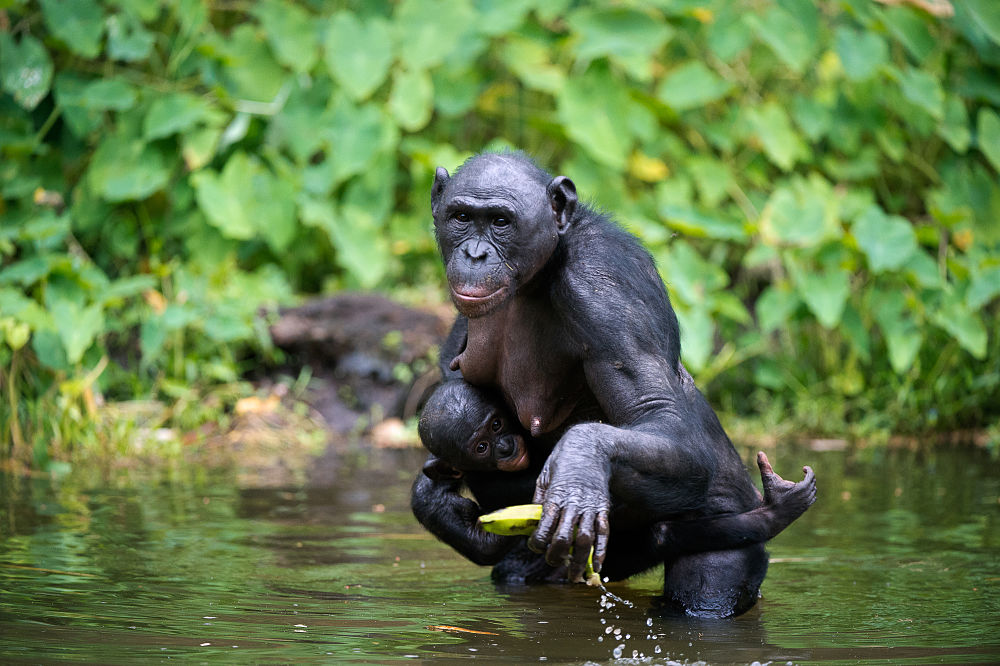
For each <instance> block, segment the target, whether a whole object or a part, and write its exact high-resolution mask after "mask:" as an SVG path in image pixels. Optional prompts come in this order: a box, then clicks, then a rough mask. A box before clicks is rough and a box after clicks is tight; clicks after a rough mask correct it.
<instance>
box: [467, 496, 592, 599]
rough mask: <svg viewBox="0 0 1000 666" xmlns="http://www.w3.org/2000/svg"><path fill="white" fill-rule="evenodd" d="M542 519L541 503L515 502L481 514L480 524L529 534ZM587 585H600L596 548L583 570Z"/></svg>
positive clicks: (503, 531) (495, 530)
mask: <svg viewBox="0 0 1000 666" xmlns="http://www.w3.org/2000/svg"><path fill="white" fill-rule="evenodd" d="M541 519H542V505H541V504H515V505H514V506H508V507H506V508H503V509H497V510H496V511H494V512H493V513H487V514H485V515H482V516H479V524H480V525H481V526H482V528H483V529H484V530H486V531H487V532H492V533H493V534H502V535H504V536H528V535H530V534H531V533H532V532H534V531H535V528H537V527H538V523H539V521H541ZM583 580H584V582H585V583H587V585H600V584H601V576H600V575H599V574H597V573H596V572H595V571H594V548H593V547H591V548H590V553H589V554H588V555H587V567H586V568H585V569H584V572H583Z"/></svg>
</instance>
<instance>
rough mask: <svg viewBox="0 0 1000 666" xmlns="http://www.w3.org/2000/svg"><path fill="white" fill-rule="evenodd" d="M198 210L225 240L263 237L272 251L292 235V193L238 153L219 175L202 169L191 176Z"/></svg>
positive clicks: (288, 185) (254, 161)
mask: <svg viewBox="0 0 1000 666" xmlns="http://www.w3.org/2000/svg"><path fill="white" fill-rule="evenodd" d="M191 182H192V184H193V185H194V187H195V197H196V199H197V201H198V207H199V208H200V209H201V210H202V212H203V213H204V214H205V217H206V218H207V219H208V221H209V223H210V224H212V225H213V226H214V227H216V228H217V229H218V230H219V231H221V232H222V234H223V235H224V236H226V237H227V238H235V239H239V240H247V239H251V238H254V237H256V236H257V235H260V236H262V237H263V238H264V239H265V240H266V241H267V243H268V245H270V246H271V247H272V248H273V249H274V251H275V252H281V251H283V250H285V249H286V248H287V247H288V244H289V243H290V242H291V240H292V238H293V237H294V235H295V230H296V223H295V191H294V189H293V186H292V184H291V183H289V182H288V181H287V180H284V179H281V178H276V177H275V176H274V175H272V174H271V172H270V171H268V170H267V169H266V168H265V167H264V165H263V164H261V163H260V161H259V160H258V159H257V158H256V157H250V156H247V154H246V153H244V152H242V151H240V152H236V153H235V154H233V156H232V157H230V158H229V160H228V161H227V162H226V166H225V167H224V168H223V170H222V173H221V174H216V173H215V172H214V171H212V170H209V169H205V170H202V171H199V172H198V173H196V174H194V175H192V176H191Z"/></svg>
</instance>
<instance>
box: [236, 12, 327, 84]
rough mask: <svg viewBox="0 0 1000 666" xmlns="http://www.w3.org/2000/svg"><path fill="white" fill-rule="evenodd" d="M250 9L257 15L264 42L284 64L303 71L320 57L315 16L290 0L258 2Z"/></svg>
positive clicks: (309, 67)
mask: <svg viewBox="0 0 1000 666" xmlns="http://www.w3.org/2000/svg"><path fill="white" fill-rule="evenodd" d="M251 11H252V12H253V13H254V14H255V15H256V16H257V19H258V20H259V21H260V23H261V26H263V28H264V33H265V34H266V35H267V43H268V44H269V45H270V46H271V50H272V51H273V52H274V57H275V58H277V60H278V62H280V63H281V64H282V65H284V66H285V67H288V68H289V69H291V70H293V71H296V72H299V73H304V72H308V71H309V70H311V69H312V68H313V65H315V64H316V61H317V60H319V34H318V32H317V30H316V17H314V16H313V15H312V14H310V13H309V12H307V11H306V10H304V9H302V8H301V7H299V6H298V5H296V4H294V3H291V2H275V1H274V0H270V1H268V2H258V3H255V4H254V5H252V9H251Z"/></svg>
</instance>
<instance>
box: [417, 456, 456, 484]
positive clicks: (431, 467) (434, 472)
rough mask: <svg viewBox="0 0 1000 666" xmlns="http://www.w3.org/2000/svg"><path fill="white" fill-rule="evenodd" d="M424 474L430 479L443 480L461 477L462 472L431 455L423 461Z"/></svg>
mask: <svg viewBox="0 0 1000 666" xmlns="http://www.w3.org/2000/svg"><path fill="white" fill-rule="evenodd" d="M424 476H426V477H427V478H429V479H431V480H432V481H443V480H445V479H461V478H462V472H461V471H460V470H457V469H455V468H454V467H452V466H451V465H449V464H448V463H446V462H445V461H443V460H441V459H440V458H437V457H435V456H431V457H430V458H428V459H427V462H425V463H424Z"/></svg>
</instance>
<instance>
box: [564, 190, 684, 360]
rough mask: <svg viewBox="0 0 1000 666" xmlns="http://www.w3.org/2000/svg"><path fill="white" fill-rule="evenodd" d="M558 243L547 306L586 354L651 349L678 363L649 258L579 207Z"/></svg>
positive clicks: (672, 327)
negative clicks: (559, 258) (559, 256)
mask: <svg viewBox="0 0 1000 666" xmlns="http://www.w3.org/2000/svg"><path fill="white" fill-rule="evenodd" d="M581 208H582V210H581V211H578V219H577V220H575V221H574V225H573V228H572V229H571V230H570V232H569V233H567V234H566V235H565V237H564V252H563V262H564V263H563V266H562V270H561V271H560V272H559V279H558V286H556V287H555V291H554V293H553V303H554V305H555V307H556V308H557V310H559V311H560V312H561V313H562V319H563V321H564V322H566V324H567V327H568V328H569V330H570V331H571V332H572V333H573V334H574V336H575V337H576V338H577V339H578V341H579V342H580V343H581V344H582V345H584V346H585V347H586V348H588V349H591V350H594V351H597V350H604V351H609V350H610V348H614V347H618V346H622V347H638V348H655V349H659V350H660V353H661V354H662V355H663V357H664V358H665V359H666V360H667V362H668V363H669V364H670V365H672V366H673V365H676V363H677V362H678V360H679V357H680V342H679V332H678V328H677V316H676V315H675V314H674V311H673V308H671V306H670V300H669V298H668V296H667V291H666V287H665V286H664V284H663V280H662V279H661V278H660V274H659V272H658V271H657V269H656V263H655V262H654V261H653V258H652V256H651V255H650V254H649V252H648V251H647V250H646V248H644V247H643V246H642V244H641V243H640V242H639V239H638V238H636V237H635V236H633V235H632V234H630V233H628V232H627V231H625V230H624V229H622V228H621V227H619V226H618V225H617V224H615V223H614V222H613V221H612V220H610V219H609V218H607V217H605V216H604V215H601V214H599V213H596V212H594V211H592V210H590V209H588V208H584V207H581Z"/></svg>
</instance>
